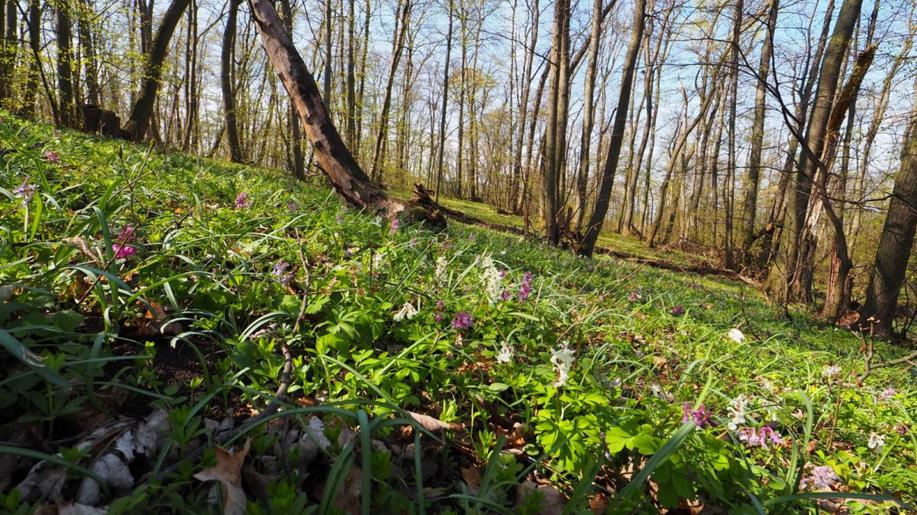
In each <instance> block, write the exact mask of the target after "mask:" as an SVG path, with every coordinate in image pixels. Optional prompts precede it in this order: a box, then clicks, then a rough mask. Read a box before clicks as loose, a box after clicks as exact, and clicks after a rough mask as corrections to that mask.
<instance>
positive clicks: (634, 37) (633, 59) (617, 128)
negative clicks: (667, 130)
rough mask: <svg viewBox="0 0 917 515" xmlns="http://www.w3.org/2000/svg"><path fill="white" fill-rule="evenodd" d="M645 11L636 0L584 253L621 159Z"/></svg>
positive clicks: (601, 217)
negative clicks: (616, 101)
mask: <svg viewBox="0 0 917 515" xmlns="http://www.w3.org/2000/svg"><path fill="white" fill-rule="evenodd" d="M645 11H646V0H637V1H636V4H635V6H634V21H633V28H632V29H631V36H630V42H629V43H628V45H627V55H626V56H625V58H624V70H623V72H622V75H621V87H620V88H621V89H620V92H619V93H618V106H617V109H616V111H615V119H614V125H613V126H612V129H611V138H610V140H609V142H608V155H607V156H606V157H605V167H604V168H603V170H602V182H601V184H600V186H599V192H598V194H597V196H596V199H595V207H594V208H593V210H592V215H591V216H590V217H589V225H588V226H587V227H586V234H585V235H584V236H583V242H582V245H581V247H580V249H579V253H580V254H581V255H583V256H592V253H593V252H594V250H595V243H596V241H598V239H599V233H600V232H601V230H602V225H603V224H604V223H605V215H607V214H608V206H609V204H610V202H611V189H612V185H613V184H614V176H615V171H616V170H617V168H618V159H619V158H620V156H621V146H622V144H623V142H624V128H625V125H626V123H627V108H628V106H629V105H630V95H631V92H632V91H633V83H634V70H635V69H636V67H637V59H638V57H639V54H640V43H641V42H642V41H643V27H644V19H645ZM647 122H649V120H647Z"/></svg>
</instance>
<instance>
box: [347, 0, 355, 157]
mask: <svg viewBox="0 0 917 515" xmlns="http://www.w3.org/2000/svg"><path fill="white" fill-rule="evenodd" d="M356 17H357V15H356V0H348V1H347V91H346V95H347V110H346V112H347V122H346V125H345V127H346V128H345V130H344V134H345V135H346V137H347V146H349V147H350V148H354V147H355V145H356V143H357V142H356V132H357V113H356V110H357V92H356V77H355V76H354V74H355V72H356V62H355V58H356V44H357V41H356V34H355V32H356V24H357V20H356Z"/></svg>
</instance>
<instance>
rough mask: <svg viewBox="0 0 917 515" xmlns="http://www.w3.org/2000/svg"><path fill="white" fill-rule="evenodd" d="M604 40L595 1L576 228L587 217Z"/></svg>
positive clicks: (598, 2) (597, 0) (599, 0)
mask: <svg viewBox="0 0 917 515" xmlns="http://www.w3.org/2000/svg"><path fill="white" fill-rule="evenodd" d="M601 38H602V0H595V1H594V2H593V5H592V34H591V36H590V38H589V60H588V61H587V63H586V78H585V80H584V82H585V85H584V91H583V134H582V137H581V138H580V151H579V169H578V170H577V173H576V200H577V202H576V204H577V214H576V227H577V230H579V229H581V228H582V226H583V218H584V217H585V215H586V205H587V203H588V202H587V196H586V186H587V184H588V183H589V162H590V155H589V148H590V146H591V143H592V128H593V124H594V121H593V117H594V114H595V103H594V102H593V98H594V96H595V94H594V92H595V77H596V71H597V68H598V61H599V46H600V44H601Z"/></svg>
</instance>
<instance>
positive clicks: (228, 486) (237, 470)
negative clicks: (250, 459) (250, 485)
mask: <svg viewBox="0 0 917 515" xmlns="http://www.w3.org/2000/svg"><path fill="white" fill-rule="evenodd" d="M250 448H251V440H245V445H243V446H242V450H240V451H238V452H235V453H232V452H229V451H227V450H226V449H223V448H222V447H220V446H217V447H216V448H215V449H214V452H215V454H216V459H217V463H216V465H214V466H212V467H210V468H208V469H204V470H202V471H200V472H198V473H197V474H195V475H194V478H195V479H197V480H199V481H219V482H220V484H221V485H222V487H223V515H244V514H245V491H244V490H242V464H243V463H244V462H245V457H246V456H248V451H249V449H250Z"/></svg>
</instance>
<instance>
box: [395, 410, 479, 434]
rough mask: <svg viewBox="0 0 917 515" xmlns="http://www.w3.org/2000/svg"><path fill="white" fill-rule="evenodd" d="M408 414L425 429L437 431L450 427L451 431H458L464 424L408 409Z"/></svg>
mask: <svg viewBox="0 0 917 515" xmlns="http://www.w3.org/2000/svg"><path fill="white" fill-rule="evenodd" d="M407 413H408V415H410V416H411V418H413V419H414V421H416V422H417V423H418V424H420V425H421V426H422V427H423V428H424V429H426V430H427V431H430V432H431V433H433V432H438V431H442V430H444V429H451V430H453V431H459V430H461V429H464V428H465V424H457V423H454V422H443V421H442V420H440V419H438V418H433V417H431V416H429V415H423V414H420V413H414V412H413V411H408V412H407Z"/></svg>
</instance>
